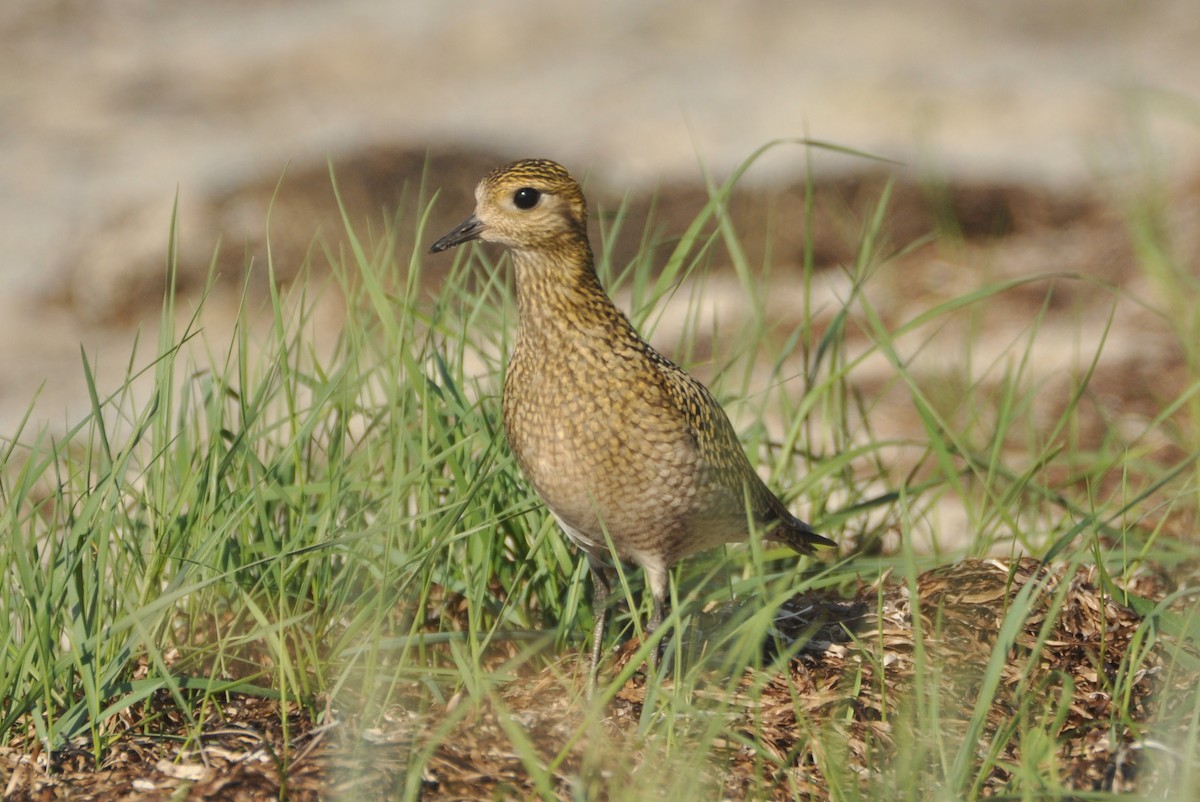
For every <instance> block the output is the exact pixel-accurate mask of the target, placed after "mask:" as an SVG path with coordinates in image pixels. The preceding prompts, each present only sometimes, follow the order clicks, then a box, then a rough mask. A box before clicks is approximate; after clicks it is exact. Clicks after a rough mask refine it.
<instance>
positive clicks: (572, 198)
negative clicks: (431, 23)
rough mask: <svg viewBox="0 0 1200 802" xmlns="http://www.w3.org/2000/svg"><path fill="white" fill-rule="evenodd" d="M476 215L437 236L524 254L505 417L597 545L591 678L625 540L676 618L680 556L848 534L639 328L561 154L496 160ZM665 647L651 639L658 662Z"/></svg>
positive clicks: (578, 528) (553, 503)
mask: <svg viewBox="0 0 1200 802" xmlns="http://www.w3.org/2000/svg"><path fill="white" fill-rule="evenodd" d="M475 199H476V206H475V214H474V215H472V216H471V217H469V218H467V220H465V221H464V222H463V223H462V224H461V225H459V226H458V227H457V228H455V229H454V230H453V231H451V232H450V233H449V234H447V235H446V236H444V237H442V238H441V239H439V240H438V241H437V242H435V243H434V244H433V247H432V248H431V252H432V253H438V252H441V251H444V250H446V249H447V248H451V247H453V246H455V245H460V244H462V243H464V242H469V241H470V240H475V239H480V240H483V241H485V242H495V243H498V244H500V245H503V246H504V247H506V248H507V249H508V250H509V251H510V252H511V254H512V259H513V264H514V265H515V268H516V285H517V302H518V315H519V322H518V328H517V339H516V345H515V346H514V348H513V353H512V358H511V360H510V361H509V364H508V375H507V377H506V379H505V382H504V402H503V407H504V429H505V432H506V433H507V435H508V441H509V445H510V446H511V447H512V450H513V453H514V454H515V455H516V459H517V464H518V465H519V466H520V468H521V471H522V473H524V475H525V477H526V478H527V479H528V481H529V482H530V484H532V485H533V489H534V490H535V491H536V492H537V494H538V496H540V497H541V499H542V501H544V502H545V504H546V506H547V507H549V508H550V512H551V513H553V515H554V517H555V518H557V519H558V523H559V524H560V525H561V526H562V529H563V531H564V532H566V534H567V536H568V537H569V538H570V539H571V540H572V541H574V543H575V544H576V545H577V546H579V548H581V549H582V550H583V552H584V554H586V555H587V560H588V566H589V567H590V568H591V573H592V581H593V583H594V587H595V593H594V595H593V598H592V604H593V610H594V612H595V619H596V626H595V630H594V631H593V633H592V655H591V657H592V659H591V672H590V675H589V685H588V688H589V691H590V690H591V689H592V688H593V687H594V684H595V680H596V669H597V664H598V663H599V660H600V652H601V646H602V644H603V641H604V630H605V625H606V623H607V620H608V606H607V602H608V595H609V590H610V587H609V575H608V569H607V568H606V564H605V562H606V561H605V558H606V557H607V556H608V555H609V554H610V553H612V552H615V553H616V555H617V556H618V557H619V558H621V559H622V560H628V561H631V562H633V563H636V564H637V565H639V566H641V567H642V569H643V570H644V571H645V573H646V578H647V581H648V583H649V588H650V593H651V595H652V597H653V601H654V606H653V612H652V613H651V615H650V620H649V621H648V622H647V626H646V632H647V634H648V635H649V633H652V632H654V630H655V629H656V628H657V627H658V626H659V624H661V623H662V619H663V607H664V603H665V600H666V595H667V582H668V570H669V569H670V567H671V566H672V565H673V564H674V563H675V562H677V561H678V560H680V559H682V558H684V557H687V556H688V555H690V554H694V553H696V552H699V551H703V550H705V549H709V548H713V547H715V546H717V545H720V544H722V543H730V542H736V541H744V540H746V539H747V538H748V537H749V535H750V524H749V520H750V519H751V518H752V519H753V521H754V523H755V525H756V528H758V529H759V530H760V531H762V532H764V533H765V535H766V537H768V538H770V539H772V540H778V541H782V542H784V543H786V544H787V545H788V546H790V547H791V548H793V549H795V550H796V551H798V552H801V553H803V554H811V553H812V551H813V549H812V547H813V546H832V545H834V544H833V541H830V540H828V539H826V538H824V537H821V536H820V535H818V534H816V533H815V532H813V530H812V529H811V528H810V527H809V525H808V524H806V523H804V522H803V521H801V520H800V519H798V518H796V517H795V516H794V515H792V514H791V513H790V512H788V510H787V508H785V507H784V505H783V502H781V501H780V500H779V499H778V498H776V496H775V495H774V494H773V493H772V492H771V491H770V490H769V489H768V488H767V486H766V485H765V484H763V481H762V479H760V478H759V476H758V474H757V473H755V472H754V469H753V468H752V467H751V465H750V461H749V460H748V459H747V458H746V454H745V452H744V451H743V450H742V446H741V444H740V443H739V442H738V439H737V434H736V433H735V432H734V429H733V425H732V424H730V422H729V418H728V417H726V415H725V412H724V411H723V410H722V409H721V407H720V405H719V404H718V403H717V401H716V399H715V398H713V396H712V394H711V393H710V392H709V391H708V390H707V389H706V388H705V387H704V385H702V384H700V382H698V381H696V380H695V379H694V378H692V377H691V376H690V375H688V373H686V372H685V371H684V370H683V369H681V368H679V367H678V366H676V365H675V364H673V363H672V362H671V361H670V360H668V359H666V358H665V357H663V356H662V355H661V354H659V353H658V352H657V351H655V350H654V349H653V348H651V347H650V346H649V345H648V344H647V343H646V341H645V340H643V339H642V338H641V337H640V336H638V333H637V332H636V331H635V330H634V328H633V326H632V325H631V324H630V323H629V321H628V319H626V317H625V315H623V314H622V313H621V311H620V310H619V309H617V307H616V306H615V305H614V304H613V302H612V301H611V300H610V299H609V297H608V296H607V295H606V294H605V292H604V289H603V288H602V287H601V286H600V281H599V279H598V278H597V277H596V271H595V267H594V264H593V260H592V249H591V245H590V244H589V243H588V236H587V206H586V203H585V201H584V198H583V193H582V191H581V190H580V188H579V184H578V183H576V182H575V180H574V179H573V178H571V176H570V175H569V174H568V173H567V171H566V170H564V169H563V168H562V167H561V166H560V165H558V164H556V163H555V162H552V161H548V160H544V159H527V160H523V161H517V162H513V163H512V164H509V165H506V166H504V167H501V168H499V169H497V170H494V171H493V172H492V173H490V174H488V175H487V176H486V177H484V179H483V180H482V181H481V182H480V183H479V186H478V187H476V189H475ZM656 657H657V655H656V654H655V652H652V653H651V665H652V666H653V665H654V663H655V662H656Z"/></svg>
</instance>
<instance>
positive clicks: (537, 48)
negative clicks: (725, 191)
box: [0, 0, 1200, 433]
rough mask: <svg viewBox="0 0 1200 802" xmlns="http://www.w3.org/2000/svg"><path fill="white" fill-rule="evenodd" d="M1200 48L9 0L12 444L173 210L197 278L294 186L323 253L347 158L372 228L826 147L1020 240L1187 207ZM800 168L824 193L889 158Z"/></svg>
mask: <svg viewBox="0 0 1200 802" xmlns="http://www.w3.org/2000/svg"><path fill="white" fill-rule="evenodd" d="M1198 42H1200V10H1198V9H1197V5H1196V1H1195V0H1141V1H1140V2H1126V1H1121V2H1118V1H1116V0H1086V1H1085V0H1063V1H1062V2H1056V3H1045V2H1043V1H1042V0H1010V1H1009V2H1005V3H991V2H982V0H980V1H977V2H968V1H964V0H913V1H911V2H907V3H903V4H899V3H885V2H867V1H865V0H864V1H860V2H842V1H835V0H829V1H828V2H794V1H792V0H755V1H753V2H749V1H747V2H741V3H736V4H733V3H728V4H703V5H699V6H698V5H696V4H694V3H689V2H684V1H683V0H659V1H658V2H654V1H653V0H616V1H614V2H608V3H603V4H600V3H597V4H586V5H585V4H579V5H576V4H566V3H550V2H529V1H528V0H524V1H523V2H516V0H497V1H496V2H490V3H459V2H448V3H428V2H416V1H415V0H402V1H401V2H381V1H379V0H343V2H337V3H334V2H315V1H313V0H308V1H304V0H289V2H282V0H257V1H253V0H252V1H249V2H247V1H246V0H238V1H237V2H234V0H210V1H209V2H189V3H176V2H165V1H164V0H159V1H158V2H154V1H153V0H4V3H3V4H0V154H2V155H3V169H0V432H4V433H8V432H10V431H12V430H13V429H14V427H15V426H16V425H17V423H18V422H19V421H20V419H21V417H22V415H24V414H25V412H26V411H27V410H28V409H29V405H30V400H31V399H32V398H33V397H34V394H35V393H39V387H40V388H41V389H40V396H39V400H38V403H37V407H36V412H35V415H34V419H35V420H39V421H46V422H49V423H50V424H51V426H52V427H53V428H58V429H61V428H63V427H64V426H65V425H66V423H67V422H69V421H73V420H75V419H76V418H77V417H78V416H79V415H80V414H82V413H83V412H84V411H85V410H86V408H87V407H86V386H85V384H84V380H83V371H82V370H81V368H80V347H81V345H82V348H83V350H84V351H85V352H86V353H87V354H88V355H89V358H93V359H95V360H96V362H97V363H98V367H99V371H100V375H101V376H103V375H105V371H112V374H113V375H115V376H116V377H118V378H119V377H120V376H123V375H124V369H125V366H126V363H127V362H128V359H129V353H130V350H131V347H132V342H133V337H134V335H135V333H136V332H138V331H139V329H140V330H142V331H143V332H144V333H143V335H142V336H143V337H145V336H146V334H145V332H146V331H152V330H153V326H154V324H155V322H156V320H157V316H158V311H159V305H160V302H161V297H162V280H163V274H164V265H165V262H166V252H167V242H168V237H169V231H170V221H171V215H172V208H173V205H174V204H175V203H176V202H177V203H178V210H179V238H180V260H181V270H182V271H183V280H184V287H185V289H188V288H191V289H192V290H194V289H196V288H198V287H199V286H201V285H202V283H203V275H204V274H205V273H206V272H207V269H208V266H209V264H210V263H211V262H213V261H214V258H215V259H216V262H217V264H218V267H219V268H220V269H221V270H222V271H223V272H227V273H230V274H233V275H234V276H235V279H236V282H238V283H240V280H241V278H240V272H239V271H240V270H241V269H242V268H243V266H244V264H245V262H246V260H247V258H248V257H249V256H260V255H261V247H262V242H263V240H264V239H265V231H266V212H267V208H268V206H269V204H270V203H271V198H272V195H273V194H274V193H275V191H276V186H277V184H280V179H281V176H282V177H283V183H282V185H280V190H279V192H280V196H279V201H278V205H277V210H276V212H275V213H273V214H275V216H274V217H273V218H272V221H271V225H272V233H271V237H272V247H273V255H274V257H275V258H276V260H277V261H278V262H279V263H280V265H281V266H283V267H284V270H285V272H286V270H287V269H288V267H287V265H293V267H292V268H291V269H293V270H294V263H295V262H298V261H301V260H302V259H303V256H304V254H306V253H308V252H309V249H310V246H311V245H312V243H313V241H314V238H315V237H318V236H322V237H334V238H336V236H337V230H338V228H339V226H340V223H338V222H337V220H336V217H332V216H331V215H332V213H333V208H334V207H333V204H332V192H331V189H330V181H329V165H330V163H332V165H333V167H334V169H335V171H336V172H337V175H338V178H339V183H340V184H341V185H342V188H343V191H344V193H345V194H346V196H347V199H348V203H349V204H350V206H351V207H352V211H353V212H354V214H355V215H358V216H361V218H362V219H364V220H372V221H376V222H378V221H383V220H385V219H391V213H392V212H394V211H395V210H396V209H399V208H401V207H403V205H404V204H405V203H413V202H415V198H417V197H418V196H419V193H416V194H414V195H412V197H411V198H409V199H408V200H406V199H405V196H404V192H406V191H407V192H414V193H415V192H416V190H415V189H414V188H415V187H419V186H420V185H421V183H422V180H423V178H422V177H423V176H424V181H425V182H426V184H427V191H426V193H425V195H424V197H428V194H429V192H428V190H431V189H432V188H435V187H438V188H440V187H445V188H446V192H445V193H444V194H443V195H442V196H441V197H440V199H439V201H438V206H437V208H436V215H435V217H434V220H436V221H437V222H438V225H439V227H440V223H441V222H442V221H448V222H456V221H457V220H458V219H461V218H462V217H463V216H465V214H466V213H467V212H468V211H469V210H470V207H471V189H472V187H473V185H474V183H475V181H476V180H477V179H478V177H479V176H480V175H481V173H482V172H483V171H484V170H486V169H488V168H490V167H492V166H495V165H496V164H498V163H500V162H501V161H505V160H509V159H512V158H517V157H524V156H533V155H536V156H546V157H550V158H554V159H557V160H559V161H562V162H563V163H564V164H566V165H567V166H568V168H569V169H571V170H572V172H574V173H575V174H576V175H578V176H587V181H588V188H589V194H592V193H594V194H595V195H596V196H597V197H600V198H601V199H603V198H610V199H615V200H620V199H621V197H622V196H623V195H624V193H626V192H629V193H633V197H637V198H645V197H648V196H649V194H650V193H651V192H653V191H654V190H655V189H659V190H662V188H664V187H672V188H674V189H673V190H672V191H674V192H676V193H677V197H680V198H684V197H687V196H688V192H691V193H692V194H693V195H695V194H696V193H698V192H699V191H700V188H701V187H702V185H703V176H704V173H705V171H708V172H710V173H711V174H713V175H714V176H716V177H717V178H718V179H720V178H723V177H724V176H725V175H727V174H728V173H729V171H730V170H732V169H733V168H734V167H735V166H736V165H737V164H738V163H739V162H741V161H742V160H743V159H745V158H746V157H747V156H748V155H749V154H750V153H751V152H752V151H753V150H754V149H755V148H757V147H759V146H761V145H763V144H765V143H766V142H768V141H770V140H773V139H776V138H781V137H796V136H804V135H808V136H811V137H814V138H817V139H821V140H825V141H829V142H834V143H837V144H840V145H843V146H846V147H848V148H854V149H860V150H864V151H869V152H871V153H874V154H878V155H880V156H883V157H886V158H888V159H893V160H896V161H899V162H902V163H903V165H904V166H903V167H899V166H890V165H889V166H888V167H887V168H886V170H887V171H890V172H891V173H892V174H900V175H907V176H908V179H907V180H909V181H911V183H912V185H913V186H916V187H920V186H928V185H929V184H930V183H931V182H935V183H939V184H941V185H944V186H947V187H950V188H952V189H954V188H967V189H972V191H970V192H968V191H966V190H963V191H962V192H961V193H960V195H959V196H957V197H960V198H962V199H963V204H965V205H964V206H963V207H962V209H961V210H965V211H966V212H969V211H970V209H971V208H974V207H973V206H972V204H975V205H978V204H979V203H981V202H982V204H983V207H982V208H984V209H985V211H986V215H985V216H987V217H988V219H989V220H994V218H995V216H996V215H995V208H996V204H997V203H998V202H1000V201H997V200H996V198H1000V199H1001V201H1003V203H1001V205H1003V204H1009V206H1012V208H1008V206H1006V207H1005V209H1007V211H1005V214H1007V215H1008V217H1009V218H1011V219H1010V220H1009V222H1008V223H1007V224H1006V225H1008V226H1009V228H1010V229H1012V228H1014V227H1017V228H1019V225H1020V220H1021V219H1023V218H1022V217H1021V214H1022V212H1021V210H1022V209H1025V210H1027V209H1035V210H1040V211H1038V212H1037V214H1038V215H1040V217H1038V220H1040V221H1042V222H1043V223H1045V224H1046V225H1050V224H1052V223H1053V222H1054V220H1056V219H1059V218H1056V217H1055V215H1056V214H1060V213H1061V210H1062V209H1063V208H1070V209H1075V210H1076V211H1075V212H1072V213H1070V214H1067V215H1066V217H1067V218H1069V219H1070V220H1075V219H1078V217H1079V216H1080V215H1086V214H1090V213H1089V212H1087V210H1089V209H1096V208H1098V207H1097V206H1096V204H1097V203H1102V199H1101V200H1097V198H1098V196H1102V195H1103V193H1104V191H1105V187H1110V186H1113V185H1114V183H1115V184H1117V185H1119V184H1120V182H1121V177H1122V176H1123V175H1126V174H1131V175H1137V176H1139V177H1142V176H1145V175H1147V174H1148V173H1152V174H1153V175H1156V176H1160V177H1162V178H1163V180H1165V181H1167V182H1168V183H1169V184H1171V186H1172V187H1182V189H1178V190H1175V189H1173V190H1172V192H1177V193H1179V196H1181V197H1185V198H1186V197H1190V198H1192V199H1193V200H1194V199H1195V198H1196V197H1197V196H1198V195H1200V191H1198V190H1197V187H1198V186H1200V183H1198V182H1197V176H1200V47H1197V43H1198ZM814 158H815V161H814V167H815V169H816V170H817V172H818V173H819V174H820V175H821V176H822V180H829V181H838V180H843V178H844V177H845V176H848V175H859V174H861V173H863V172H864V171H866V172H870V171H876V172H878V171H880V170H882V169H884V168H883V167H882V166H881V165H880V164H870V163H867V162H864V161H863V160H861V159H853V158H849V157H840V156H834V155H831V154H827V153H817V154H815V155H814ZM805 159H806V154H805V153H804V151H803V150H802V149H799V148H781V149H778V150H776V151H772V152H771V153H770V154H768V155H767V156H766V157H765V158H764V159H763V160H762V161H761V162H759V163H758V164H757V165H756V166H755V168H754V169H753V170H752V171H751V173H750V174H749V176H748V182H747V186H749V187H751V188H753V187H762V188H765V189H764V191H766V190H767V189H770V188H772V187H774V188H776V189H778V188H780V187H786V186H788V185H791V184H794V183H795V182H797V181H799V180H801V179H802V177H803V174H804V170H805ZM427 160H428V161H427ZM427 165H428V166H427ZM842 186H846V185H844V184H843V185H842ZM990 188H1001V189H1002V190H1003V191H1002V192H1001V193H1000V194H999V195H997V194H995V192H993V191H992V189H990ZM1014 193H1017V194H1018V195H1020V197H1024V198H1027V199H1029V200H1030V202H1029V203H1027V204H1025V205H1020V207H1019V208H1018V206H1017V205H1014V204H1013V203H1011V199H1012V198H1013V197H1016V196H1017V195H1014ZM918 194H919V193H918ZM981 197H982V198H985V200H984V201H979V198H981ZM972 198H973V199H974V200H971V199H972ZM988 198H990V199H991V200H990V201H989V200H986V199H988ZM1004 199H1008V200H1004ZM660 204H661V202H660ZM989 204H990V205H989ZM667 205H669V204H667ZM691 208H695V207H694V206H693V207H691ZM956 208H958V207H956ZM1190 208H1193V209H1194V206H1193V207H1190ZM1079 209H1083V210H1084V211H1082V212H1081V211H1078V210H1079ZM961 210H960V211H961ZM987 210H990V211H987ZM1056 210H1057V211H1056ZM1072 215H1075V216H1072ZM967 216H969V214H968V215H967ZM1035 216H1036V215H1035ZM1091 217H1092V218H1093V219H1102V215H1100V213H1099V212H1096V214H1094V215H1091ZM683 219H684V220H685V221H686V216H685V217H684V218H683ZM1014 221H1016V222H1014ZM1047 221H1048V222H1047ZM433 225H434V223H432V222H431V226H433ZM989 225H990V223H989ZM923 226H925V223H923V222H920V221H919V222H918V223H916V224H914V229H913V232H911V233H912V234H913V236H920V235H921V234H922V233H927V232H926V231H924V230H923ZM635 227H636V226H635ZM1101 228H1103V227H1101ZM1193 228H1194V226H1193ZM1097 230H1100V229H1097ZM428 233H429V235H430V236H433V235H435V234H437V233H440V231H430V232H428ZM218 245H219V250H218ZM1052 246H1053V243H1050V244H1048V247H1050V248H1051V250H1053V247H1052ZM830 247H831V250H830V253H829V256H828V258H829V259H830V260H831V261H836V260H837V259H838V258H840V256H839V252H838V249H837V248H836V247H833V246H830ZM214 254H217V255H216V256H215V257H214ZM1091 255H1094V253H1089V252H1086V250H1085V252H1084V253H1082V254H1080V255H1079V256H1078V259H1079V260H1080V263H1079V264H1075V265H1073V267H1075V268H1077V269H1078V268H1080V267H1081V266H1082V267H1084V268H1085V269H1086V263H1087V259H1088V258H1089V257H1090V256H1091ZM786 256H787V253H786V252H784V257H786ZM1034 261H1037V260H1036V259H1035V260H1034ZM1039 266H1040V267H1042V268H1047V267H1053V266H1054V265H1053V263H1052V262H1050V263H1047V262H1046V261H1045V260H1043V261H1042V262H1039ZM141 355H142V361H143V362H146V361H149V359H150V358H151V357H152V354H151V353H150V351H149V349H143V350H142V351H141Z"/></svg>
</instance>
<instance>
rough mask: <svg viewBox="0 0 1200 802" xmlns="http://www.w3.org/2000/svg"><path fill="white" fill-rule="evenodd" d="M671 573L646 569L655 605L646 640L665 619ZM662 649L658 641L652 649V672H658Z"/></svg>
mask: <svg viewBox="0 0 1200 802" xmlns="http://www.w3.org/2000/svg"><path fill="white" fill-rule="evenodd" d="M669 576H670V575H669V574H668V573H667V572H666V570H664V569H661V568H657V569H651V568H647V569H646V579H647V581H648V583H649V585H650V596H651V598H652V599H653V600H654V606H653V608H651V610H650V619H649V620H648V621H647V622H646V640H650V638H651V637H652V636H653V635H654V632H655V630H657V629H658V628H659V626H660V625H661V624H662V621H663V611H664V609H665V608H666V605H667V584H668V579H669ZM661 651H662V642H661V641H660V642H659V643H656V644H655V645H654V648H653V649H651V650H650V657H649V660H650V673H651V674H655V673H657V672H658V658H659V656H660V652H661Z"/></svg>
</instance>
